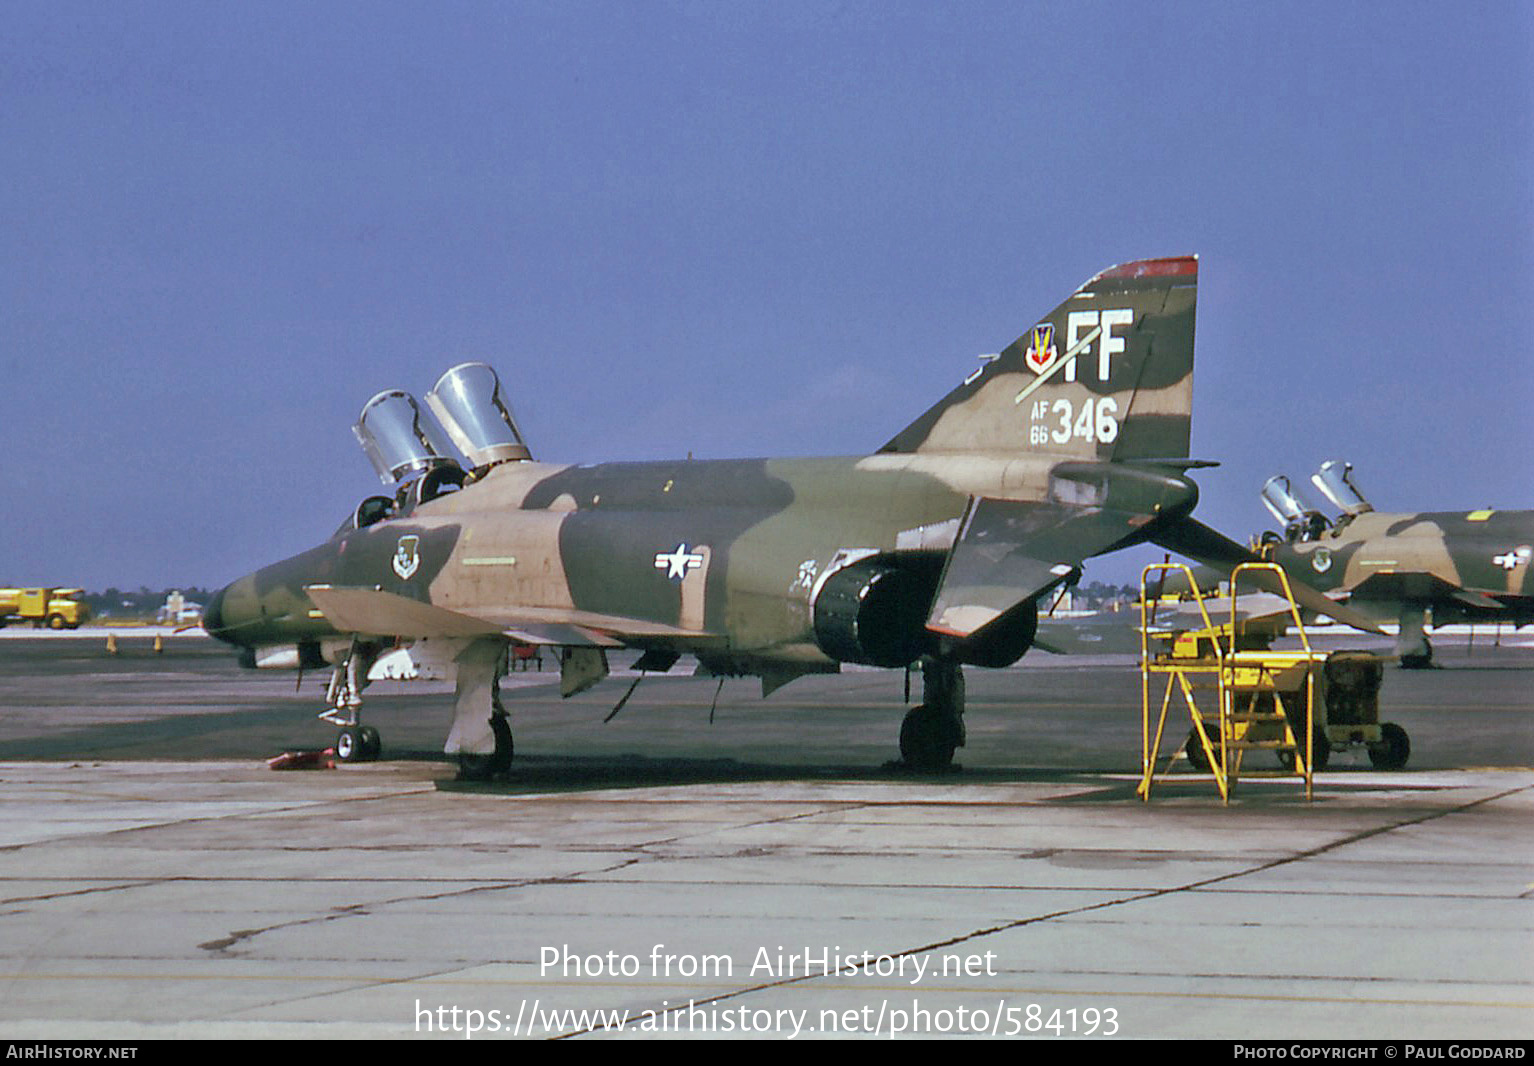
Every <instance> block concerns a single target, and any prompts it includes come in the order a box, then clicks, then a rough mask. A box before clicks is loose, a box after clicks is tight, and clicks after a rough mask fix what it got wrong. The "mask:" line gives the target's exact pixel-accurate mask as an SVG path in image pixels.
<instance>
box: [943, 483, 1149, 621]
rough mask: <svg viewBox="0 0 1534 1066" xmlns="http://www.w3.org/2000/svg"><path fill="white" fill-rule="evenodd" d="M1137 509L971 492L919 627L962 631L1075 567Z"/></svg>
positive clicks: (1129, 524)
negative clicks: (923, 623) (1086, 507)
mask: <svg viewBox="0 0 1534 1066" xmlns="http://www.w3.org/2000/svg"><path fill="white" fill-rule="evenodd" d="M1142 521H1143V519H1142V518H1141V516H1139V515H1134V514H1128V513H1125V512H1120V511H1109V510H1099V509H1089V510H1084V509H1083V508H1080V507H1062V506H1060V505H1058V504H1048V503H1044V504H1041V503H1024V502H1020V501H1016V500H995V499H989V498H986V497H975V498H974V499H972V500H971V501H970V504H969V509H968V511H966V512H965V515H964V519H963V521H962V522H961V523H960V524H959V535H958V539H957V541H956V542H955V543H954V546H953V551H952V553H950V555H949V556H948V565H947V567H946V569H944V571H943V579H942V582H941V583H940V584H939V585H938V590H937V596H936V597H935V598H934V600H933V602H932V609H931V611H930V612H929V614H928V616H927V628H928V629H930V630H932V631H933V632H937V633H943V634H947V635H949V636H955V637H965V638H967V637H970V636H972V635H974V634H975V633H976V632H977V631H979V630H980V629H983V628H984V627H985V626H987V625H989V624H990V623H991V622H994V621H995V620H996V619H997V618H999V617H1001V616H1002V615H1004V614H1006V613H1007V612H1008V611H1010V610H1011V609H1012V608H1014V607H1016V606H1018V605H1019V604H1021V603H1023V602H1024V601H1026V600H1031V599H1034V598H1036V597H1037V596H1039V595H1040V594H1042V593H1043V592H1045V591H1046V590H1048V589H1050V588H1052V587H1053V586H1055V585H1058V584H1060V583H1061V582H1062V581H1065V580H1066V579H1067V578H1070V577H1073V576H1074V575H1076V574H1077V573H1078V570H1079V568H1080V566H1081V561H1082V560H1083V559H1085V558H1087V557H1088V556H1090V555H1096V554H1098V553H1099V552H1102V551H1104V550H1106V549H1108V548H1109V547H1112V546H1113V545H1115V544H1117V543H1118V542H1119V541H1121V540H1123V539H1125V538H1126V537H1128V536H1130V535H1132V534H1134V533H1135V532H1136V530H1137V528H1138V526H1137V525H1136V523H1137V522H1142Z"/></svg>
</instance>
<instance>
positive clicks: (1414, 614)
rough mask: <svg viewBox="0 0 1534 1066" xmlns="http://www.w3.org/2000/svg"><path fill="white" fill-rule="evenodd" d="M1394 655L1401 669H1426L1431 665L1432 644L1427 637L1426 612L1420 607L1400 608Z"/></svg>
mask: <svg viewBox="0 0 1534 1066" xmlns="http://www.w3.org/2000/svg"><path fill="white" fill-rule="evenodd" d="M1396 655H1397V656H1399V657H1400V660H1401V669H1403V670H1428V669H1431V668H1432V666H1433V645H1431V644H1430V643H1428V639H1427V612H1426V611H1425V610H1424V609H1423V608H1421V607H1412V606H1407V607H1403V608H1402V609H1401V629H1400V633H1399V635H1398V636H1397V637H1396Z"/></svg>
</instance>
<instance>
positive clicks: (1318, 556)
mask: <svg viewBox="0 0 1534 1066" xmlns="http://www.w3.org/2000/svg"><path fill="white" fill-rule="evenodd" d="M1310 565H1311V567H1312V568H1314V569H1315V572H1316V573H1318V574H1324V573H1326V572H1327V571H1328V570H1330V569H1331V568H1332V553H1331V552H1330V551H1328V550H1327V549H1325V548H1317V549H1316V550H1315V551H1314V552H1312V553H1311V556H1310Z"/></svg>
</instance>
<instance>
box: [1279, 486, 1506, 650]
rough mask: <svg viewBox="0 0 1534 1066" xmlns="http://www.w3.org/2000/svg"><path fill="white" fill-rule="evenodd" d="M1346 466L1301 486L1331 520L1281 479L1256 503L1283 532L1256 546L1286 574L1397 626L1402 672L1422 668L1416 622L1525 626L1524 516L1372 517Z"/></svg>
mask: <svg viewBox="0 0 1534 1066" xmlns="http://www.w3.org/2000/svg"><path fill="white" fill-rule="evenodd" d="M1352 471H1353V467H1352V465H1351V464H1349V463H1344V462H1341V461H1338V460H1332V461H1331V462H1328V463H1324V464H1322V466H1321V469H1320V470H1319V471H1317V472H1316V473H1315V474H1314V475H1312V477H1311V479H1310V480H1311V483H1312V484H1313V485H1315V487H1316V489H1317V490H1319V491H1320V493H1321V494H1322V495H1323V496H1325V497H1326V499H1327V500H1329V501H1330V502H1331V503H1332V504H1333V505H1335V506H1336V508H1337V510H1338V511H1339V512H1340V514H1339V516H1338V517H1337V518H1336V519H1332V518H1329V517H1327V516H1326V515H1324V514H1322V513H1321V512H1320V511H1318V510H1314V509H1312V508H1309V507H1307V506H1306V505H1305V504H1304V503H1303V502H1302V501H1301V500H1300V499H1299V497H1298V496H1296V495H1295V492H1294V490H1293V488H1292V486H1291V485H1290V483H1289V479H1288V478H1286V477H1283V476H1281V475H1280V476H1278V477H1273V478H1269V479H1268V482H1267V484H1266V485H1264V486H1263V489H1262V502H1263V505H1264V506H1266V507H1267V509H1268V510H1269V511H1270V512H1271V513H1272V514H1273V516H1274V517H1275V518H1277V519H1278V520H1279V521H1280V522H1282V523H1283V524H1284V531H1283V532H1282V533H1272V532H1270V533H1266V534H1264V535H1263V542H1264V544H1266V545H1268V550H1269V551H1270V552H1271V553H1272V557H1273V560H1274V561H1275V562H1277V563H1278V564H1279V565H1281V566H1282V567H1283V568H1284V570H1285V571H1286V572H1288V573H1289V574H1290V575H1291V576H1292V577H1294V578H1295V579H1297V580H1299V581H1303V582H1305V583H1306V584H1308V585H1310V586H1312V587H1313V588H1316V589H1319V590H1321V591H1323V592H1326V593H1328V594H1329V595H1331V596H1333V597H1335V598H1338V599H1341V600H1343V601H1345V602H1346V603H1347V604H1348V605H1349V606H1351V607H1355V608H1357V609H1359V610H1360V611H1362V612H1364V613H1366V614H1375V615H1378V616H1379V617H1381V618H1388V619H1395V620H1397V621H1398V622H1399V623H1400V635H1399V636H1398V637H1397V641H1396V654H1397V655H1398V656H1399V657H1400V659H1401V665H1402V666H1405V667H1424V666H1428V665H1430V664H1431V662H1432V658H1433V648H1432V645H1431V644H1430V643H1429V642H1428V639H1427V633H1426V622H1427V616H1428V614H1429V613H1431V615H1432V619H1433V624H1434V625H1445V624H1448V623H1451V622H1509V623H1511V624H1512V625H1514V626H1523V625H1528V624H1529V623H1531V622H1534V580H1531V579H1530V574H1529V571H1530V566H1529V561H1530V557H1531V554H1534V511H1494V510H1481V511H1438V512H1421V513H1415V514H1382V513H1381V512H1379V511H1376V510H1375V509H1374V508H1373V507H1372V506H1371V505H1370V503H1369V501H1368V500H1366V499H1364V497H1363V495H1362V494H1361V493H1360V492H1359V491H1358V489H1356V488H1355V487H1354V486H1353V479H1352Z"/></svg>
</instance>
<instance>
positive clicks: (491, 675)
mask: <svg viewBox="0 0 1534 1066" xmlns="http://www.w3.org/2000/svg"><path fill="white" fill-rule="evenodd" d="M455 661H456V662H457V664H458V681H457V685H456V686H455V688H454V690H453V729H452V732H450V733H449V734H448V736H447V744H446V745H445V746H444V750H445V751H446V752H447V753H448V754H449V755H456V756H458V779H459V780H460V781H488V780H490V779H491V778H493V777H495V776H496V775H497V774H503V773H505V772H506V771H507V770H509V769H510V768H511V759H512V755H513V754H514V752H515V746H514V744H513V742H512V736H511V719H510V718H509V717H508V716H507V714H506V707H505V705H503V704H502V703H501V678H502V677H503V676H505V673H506V644H505V642H504V641H501V640H494V639H491V640H476V641H474V642H473V643H471V644H470V645H469V646H468V647H466V648H464V650H463V651H461V652H459V654H458V656H457V658H456V660H455Z"/></svg>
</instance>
